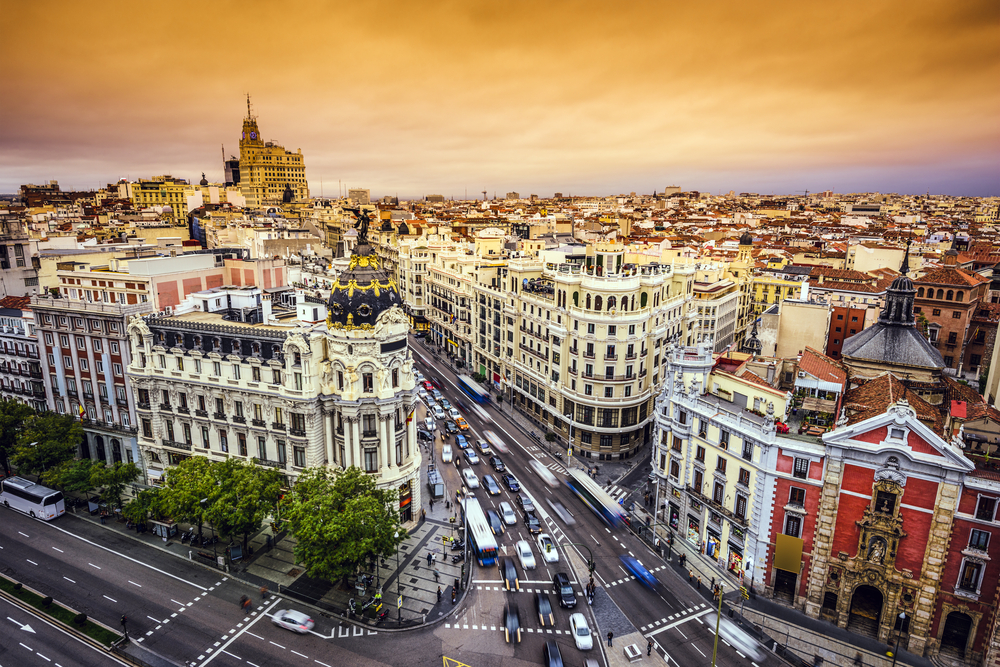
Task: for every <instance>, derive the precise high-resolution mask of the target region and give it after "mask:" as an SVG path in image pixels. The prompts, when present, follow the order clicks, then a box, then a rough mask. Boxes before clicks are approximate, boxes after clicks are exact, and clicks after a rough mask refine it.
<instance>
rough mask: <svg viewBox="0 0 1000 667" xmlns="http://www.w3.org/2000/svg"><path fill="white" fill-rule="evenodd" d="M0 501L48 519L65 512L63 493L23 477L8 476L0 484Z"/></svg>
mask: <svg viewBox="0 0 1000 667" xmlns="http://www.w3.org/2000/svg"><path fill="white" fill-rule="evenodd" d="M0 502H3V505H4V507H13V508H14V509H16V510H21V511H22V512H24V513H25V514H30V515H31V516H33V517H37V518H39V519H45V520H46V521H50V520H52V519H55V518H56V517H57V516H62V515H63V514H65V513H66V501H64V500H63V494H62V493H61V492H59V491H56V490H54V489H50V488H48V487H45V486H42V485H41V484H35V483H34V482H29V481H28V480H26V479H24V478H23V477H8V478H7V479H5V480H3V483H2V484H0Z"/></svg>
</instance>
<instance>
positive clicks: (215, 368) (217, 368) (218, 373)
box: [212, 361, 222, 377]
mask: <svg viewBox="0 0 1000 667" xmlns="http://www.w3.org/2000/svg"><path fill="white" fill-rule="evenodd" d="M212 375H214V376H215V377H222V363H221V362H219V361H213V362H212Z"/></svg>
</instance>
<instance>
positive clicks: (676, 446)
mask: <svg viewBox="0 0 1000 667" xmlns="http://www.w3.org/2000/svg"><path fill="white" fill-rule="evenodd" d="M683 446H684V441H683V440H681V439H680V438H678V437H677V436H676V435H675V436H674V444H673V447H672V448H673V450H674V451H675V452H679V451H681V448H682V447H683Z"/></svg>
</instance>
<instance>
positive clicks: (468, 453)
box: [463, 447, 479, 466]
mask: <svg viewBox="0 0 1000 667" xmlns="http://www.w3.org/2000/svg"><path fill="white" fill-rule="evenodd" d="M463 451H464V454H465V460H466V461H468V462H469V465H470V466H474V465H476V464H477V463H479V454H476V450H474V449H472V448H471V447H470V448H468V449H466V450H463Z"/></svg>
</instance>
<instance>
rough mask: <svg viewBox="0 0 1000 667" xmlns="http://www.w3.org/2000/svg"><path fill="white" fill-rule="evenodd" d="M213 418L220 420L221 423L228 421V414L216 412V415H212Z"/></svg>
mask: <svg viewBox="0 0 1000 667" xmlns="http://www.w3.org/2000/svg"><path fill="white" fill-rule="evenodd" d="M212 418H213V419H218V420H219V421H226V413H225V412H216V413H215V414H214V415H212Z"/></svg>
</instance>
